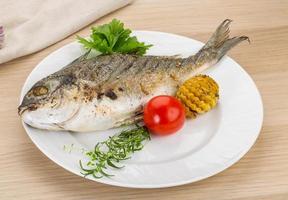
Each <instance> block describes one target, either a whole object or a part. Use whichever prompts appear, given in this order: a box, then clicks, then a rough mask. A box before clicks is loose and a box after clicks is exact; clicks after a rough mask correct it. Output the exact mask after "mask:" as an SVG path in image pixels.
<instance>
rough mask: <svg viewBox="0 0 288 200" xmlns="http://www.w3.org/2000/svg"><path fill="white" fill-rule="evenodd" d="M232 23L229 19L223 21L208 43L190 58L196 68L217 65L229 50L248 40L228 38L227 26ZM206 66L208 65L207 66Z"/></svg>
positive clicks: (244, 38) (246, 38)
mask: <svg viewBox="0 0 288 200" xmlns="http://www.w3.org/2000/svg"><path fill="white" fill-rule="evenodd" d="M231 22H232V20H230V19H226V20H224V21H223V22H222V23H221V24H220V25H219V26H218V27H217V29H216V31H215V32H214V33H213V35H212V36H211V37H210V39H209V40H208V42H207V43H206V44H205V45H204V46H203V47H202V48H201V49H200V50H199V51H198V53H196V55H194V56H192V57H191V58H192V59H193V63H195V64H196V66H199V67H200V66H203V65H205V64H206V66H207V67H209V66H211V65H213V64H215V63H217V62H218V61H219V60H220V59H221V58H222V57H223V56H224V55H225V54H226V53H227V52H228V51H229V50H230V49H231V48H233V47H234V46H236V45H237V44H238V43H240V42H242V41H244V40H247V41H248V42H249V43H250V40H249V38H248V37H247V36H238V37H232V38H230V36H229V33H230V31H229V25H230V23H231ZM188 59H189V58H188ZM207 64H208V65H207Z"/></svg>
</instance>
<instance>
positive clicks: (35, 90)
mask: <svg viewBox="0 0 288 200" xmlns="http://www.w3.org/2000/svg"><path fill="white" fill-rule="evenodd" d="M47 92H48V88H47V87H45V86H37V87H35V88H33V95H35V96H42V95H45V94H47Z"/></svg>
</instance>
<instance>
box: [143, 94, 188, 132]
mask: <svg viewBox="0 0 288 200" xmlns="http://www.w3.org/2000/svg"><path fill="white" fill-rule="evenodd" d="M184 122H185V110H184V107H183V105H182V104H181V102H180V101H178V100H177V99H176V98H175V97H172V96H167V95H161V96H156V97H154V98H152V99H151V100H150V101H149V102H148V103H147V104H146V105H145V107H144V123H145V125H146V126H147V128H148V129H149V130H150V131H151V132H152V133H155V134H158V135H168V134H171V133H174V132H176V131H178V130H179V129H181V128H182V126H183V124H184Z"/></svg>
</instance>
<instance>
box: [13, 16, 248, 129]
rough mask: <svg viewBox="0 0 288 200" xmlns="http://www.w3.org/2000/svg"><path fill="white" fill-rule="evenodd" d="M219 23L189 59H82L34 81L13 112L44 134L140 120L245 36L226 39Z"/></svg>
mask: <svg viewBox="0 0 288 200" xmlns="http://www.w3.org/2000/svg"><path fill="white" fill-rule="evenodd" d="M230 23H231V20H229V19H226V20H224V21H223V22H222V23H221V24H220V25H219V26H218V28H217V30H216V31H215V33H214V34H213V35H212V37H211V38H210V39H209V41H208V42H207V43H206V44H205V45H204V46H203V47H202V48H201V49H200V50H199V52H198V53H196V54H195V55H193V56H190V57H187V58H177V57H169V56H166V57H165V56H137V55H124V54H116V53H115V54H112V55H103V56H97V57H95V58H90V59H87V58H86V56H87V55H86V54H85V55H84V56H82V57H80V58H78V59H77V60H75V61H73V62H72V63H71V64H69V65H68V66H66V67H64V68H63V69H61V70H60V71H57V72H55V73H53V74H51V75H49V76H47V77H46V78H43V79H42V80H40V81H38V82H37V83H36V84H35V85H33V87H32V88H31V89H30V90H29V91H28V92H27V94H26V95H25V97H24V99H23V101H22V103H21V105H20V106H19V108H18V113H19V115H20V116H21V117H22V119H23V120H24V122H25V123H27V124H29V125H30V126H32V127H35V128H39V129H47V130H69V131H77V132H85V131H95V130H105V129H109V128H113V127H118V126H121V125H123V124H130V123H133V122H135V121H138V120H140V119H141V118H142V109H143V106H144V105H145V103H146V102H147V101H149V99H151V98H152V97H153V96H157V95H175V93H176V91H177V88H178V86H179V85H180V84H181V83H183V82H184V81H185V80H187V79H188V78H190V77H192V76H194V75H196V74H198V73H200V72H202V71H203V70H205V69H207V68H208V67H210V66H212V65H214V64H215V63H217V62H218V61H219V60H220V59H221V58H222V57H223V56H224V55H225V54H226V53H227V51H228V50H229V49H231V48H232V47H234V46H235V45H237V44H238V43H239V42H241V41H243V40H248V41H249V39H248V37H246V36H240V37H233V38H229V24H230Z"/></svg>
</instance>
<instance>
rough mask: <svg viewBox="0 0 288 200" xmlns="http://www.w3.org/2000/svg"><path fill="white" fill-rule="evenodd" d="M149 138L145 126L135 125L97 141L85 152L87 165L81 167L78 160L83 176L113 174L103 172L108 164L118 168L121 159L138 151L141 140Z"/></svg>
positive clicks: (99, 176) (125, 158)
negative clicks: (106, 138) (93, 146)
mask: <svg viewBox="0 0 288 200" xmlns="http://www.w3.org/2000/svg"><path fill="white" fill-rule="evenodd" d="M146 140H150V134H149V132H148V130H147V128H146V127H140V126H137V127H136V128H134V129H131V130H124V131H122V132H121V133H120V134H119V135H114V136H112V137H109V139H108V140H106V141H104V142H100V143H97V144H96V146H95V148H94V150H93V151H88V152H86V155H87V156H88V158H89V161H88V162H87V163H86V166H87V167H83V164H82V162H81V160H80V161H79V164H80V167H81V169H82V172H81V173H82V174H83V175H84V176H88V175H92V176H93V177H94V178H102V177H103V176H107V177H110V176H113V175H111V174H108V173H106V172H105V169H107V167H108V166H110V167H112V168H116V169H120V168H122V167H123V166H118V165H117V164H116V163H119V162H120V161H121V160H127V159H129V158H130V156H131V154H132V153H134V152H136V151H140V150H141V149H142V148H143V146H144V144H143V142H144V141H146Z"/></svg>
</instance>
